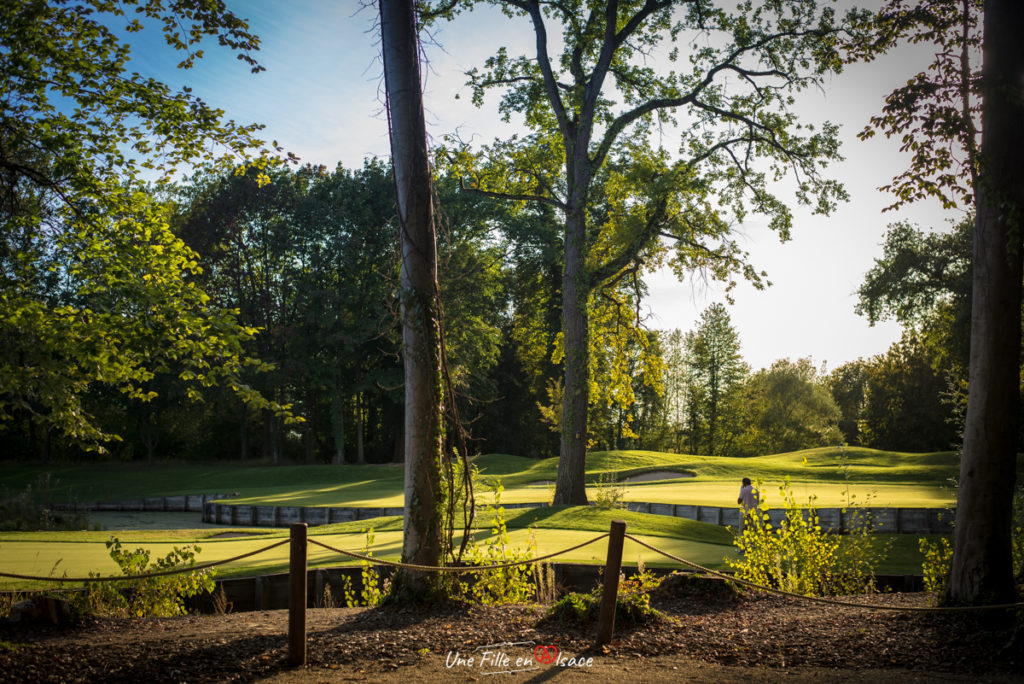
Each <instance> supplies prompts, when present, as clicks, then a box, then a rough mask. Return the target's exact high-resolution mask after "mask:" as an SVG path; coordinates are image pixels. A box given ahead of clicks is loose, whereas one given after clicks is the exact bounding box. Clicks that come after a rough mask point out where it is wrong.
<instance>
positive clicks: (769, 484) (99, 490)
mask: <svg viewBox="0 0 1024 684" xmlns="http://www.w3.org/2000/svg"><path fill="white" fill-rule="evenodd" d="M474 462H475V464H476V465H477V467H478V468H479V469H480V473H481V479H482V480H490V479H494V478H500V479H501V482H502V484H503V485H504V487H505V491H504V492H503V493H502V500H503V501H505V502H507V503H527V502H537V503H542V502H547V501H549V500H550V498H551V494H552V491H553V490H552V488H551V487H550V486H547V485H538V484H534V483H537V482H544V481H550V480H554V478H555V475H556V471H557V465H558V464H557V459H554V458H549V459H543V460H536V459H528V458H522V457H519V456H509V455H503V454H487V455H483V456H479V457H477V458H476V459H475V461H474ZM587 463H588V471H587V477H588V481H590V482H591V483H596V482H597V480H598V478H600V477H602V476H605V477H611V478H613V479H616V480H620V481H621V480H624V479H626V478H628V477H630V476H632V475H637V474H641V473H645V472H651V471H665V470H668V471H675V472H678V473H680V474H683V473H686V474H690V475H694V476H695V477H679V478H676V479H672V480H667V481H663V482H645V483H634V484H629V485H627V486H626V497H625V498H626V500H631V501H652V502H657V503H690V504H702V505H719V506H731V505H733V503H734V502H735V500H736V491H737V490H738V489H739V481H740V479H742V478H743V477H751V478H753V479H761V480H763V481H764V486H763V487H762V490H763V492H764V494H765V495H766V496H768V497H769V498H772V497H775V496H777V487H778V483H780V482H781V481H782V479H783V478H784V477H789V478H790V479H791V480H792V481H793V483H794V484H793V489H794V492H795V493H797V494H798V496H799V497H800V498H806V496H807V495H810V494H815V495H817V496H818V505H819V506H838V505H843V504H844V503H846V490H847V487H849V489H850V492H851V493H853V494H855V495H856V496H855V500H856V501H863V500H865V498H867V497H868V495H870V494H871V493H872V492H875V493H877V496H876V497H875V499H874V502H873V503H874V504H875V505H882V506H911V507H916V506H922V507H934V506H947V505H950V504H951V503H952V501H953V494H952V490H951V489H950V488H949V484H950V480H951V479H952V478H955V477H956V476H957V463H956V456H955V454H954V453H952V452H937V453H928V454H911V453H896V452H882V451H875V450H872V449H861V448H853V447H843V448H822V449H808V450H805V451H798V452H793V453H788V454H774V455H771V456H759V457H755V458H744V459H739V458H723V457H712V456H687V455H682V454H664V453H657V452H647V451H615V452H595V453H592V454H590V455H589V456H588V461H587ZM1022 464H1024V461H1022ZM1019 471H1020V473H1021V474H1022V475H1024V465H1022V467H1021V468H1020V469H1019ZM48 472H52V477H51V483H52V487H51V490H52V496H53V499H54V500H56V501H69V500H78V501H103V500H115V501H116V500H124V499H137V498H142V497H154V496H173V495H179V494H201V493H206V494H213V493H222V494H234V493H236V492H237V493H238V497H236V498H233V499H232V500H231V501H232V503H246V504H254V503H258V504H276V505H292V506H359V507H391V506H401V505H402V500H403V497H402V469H401V467H399V466H392V465H383V466H379V465H371V466H356V465H343V466H329V465H313V466H274V467H270V466H252V467H244V466H238V465H208V466H199V465H166V464H157V465H154V466H143V465H135V464H132V465H125V464H95V465H89V466H73V467H62V468H49V469H47V468H43V467H38V466H33V467H25V466H4V467H0V491H3V490H6V491H7V492H11V493H14V492H21V491H24V490H25V488H26V487H27V486H29V485H31V486H33V487H36V484H37V481H38V479H39V477H40V476H41V475H44V474H45V473H48ZM477 491H478V497H479V498H480V500H481V501H486V500H488V496H489V495H488V494H487V492H486V487H485V486H484V485H483V482H481V483H480V484H479V485H478V486H477ZM589 491H590V493H591V496H592V495H593V494H594V493H595V492H596V490H595V489H594V488H593V487H591V488H590V489H589Z"/></svg>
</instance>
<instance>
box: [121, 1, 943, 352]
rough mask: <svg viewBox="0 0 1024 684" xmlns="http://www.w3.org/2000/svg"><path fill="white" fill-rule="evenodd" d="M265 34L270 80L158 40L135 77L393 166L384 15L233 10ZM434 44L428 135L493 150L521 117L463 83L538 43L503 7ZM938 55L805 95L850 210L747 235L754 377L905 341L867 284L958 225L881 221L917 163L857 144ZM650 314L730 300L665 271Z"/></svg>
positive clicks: (463, 20)
mask: <svg viewBox="0 0 1024 684" xmlns="http://www.w3.org/2000/svg"><path fill="white" fill-rule="evenodd" d="M227 4H228V6H229V7H230V8H231V9H232V10H233V11H234V12H235V13H236V14H238V15H239V16H241V17H244V18H247V19H248V20H249V22H250V29H251V30H252V31H253V32H255V33H256V34H257V35H259V36H260V38H261V49H260V52H259V53H258V54H257V55H256V57H257V59H258V60H259V62H260V64H261V65H263V66H264V67H265V68H266V71H264V72H262V73H260V74H256V75H253V74H251V73H250V72H249V69H248V67H247V65H245V64H244V63H243V62H240V61H238V60H236V59H235V57H234V55H233V54H231V53H230V52H228V51H227V50H225V49H222V48H218V47H217V46H216V45H213V46H210V47H207V48H206V50H205V54H206V57H205V58H204V59H203V60H201V61H200V62H199V63H198V64H197V66H196V67H195V68H194V69H192V70H189V71H179V70H176V69H174V65H175V64H176V63H177V62H178V61H179V59H180V58H179V57H177V56H176V55H175V54H174V53H173V51H171V50H169V49H167V48H166V47H164V46H162V38H160V37H159V35H158V34H157V33H156V32H148V31H146V32H143V34H140V35H138V36H136V37H135V38H134V39H133V43H134V44H135V45H136V49H135V53H133V54H134V57H133V62H132V66H133V68H136V69H138V70H139V71H140V72H142V73H144V74H146V75H152V76H155V77H157V78H160V79H161V80H164V81H165V82H167V83H168V84H170V85H173V86H179V87H180V86H182V85H188V86H190V87H192V88H193V90H194V91H195V93H196V94H197V95H199V96H200V97H202V98H203V99H204V100H206V101H207V102H209V103H210V104H213V105H215V106H217V107H220V108H222V109H224V110H225V112H226V114H227V116H228V117H229V118H232V119H235V120H237V121H239V122H242V123H249V122H260V123H263V124H265V125H266V129H265V131H264V137H265V138H266V139H267V140H277V141H278V142H279V143H280V144H281V145H282V146H283V147H284V148H285V149H287V150H289V151H291V152H293V153H295V154H297V155H298V156H299V157H300V158H301V160H302V162H304V163H305V162H308V163H315V164H325V165H327V166H329V167H333V166H334V165H336V164H337V163H338V162H341V163H342V164H344V165H345V166H347V167H357V166H361V165H362V162H363V159H365V158H366V157H369V156H387V155H388V152H389V151H388V142H387V123H386V119H385V117H384V114H383V106H382V96H381V65H380V59H379V40H378V35H377V27H376V19H377V14H376V7H375V5H370V6H368V7H366V8H363V9H361V4H362V3H361V2H359V1H357V0H344V1H342V2H331V1H328V0H289V1H288V2H281V1H279V0H245V1H239V0H228V2H227ZM433 38H434V42H435V43H437V45H428V46H427V47H426V56H427V58H428V60H429V67H428V68H427V69H426V71H425V73H426V88H425V95H424V103H425V108H426V111H427V119H428V135H429V136H431V137H432V138H433V139H435V140H440V138H441V136H443V135H445V134H446V133H451V132H453V131H456V130H457V131H458V132H459V134H460V136H461V137H462V138H463V139H473V140H475V141H478V142H489V141H491V140H492V139H494V138H495V137H499V136H505V135H508V134H509V133H512V132H515V130H516V127H515V122H513V123H512V124H504V123H503V122H501V121H500V120H499V116H498V114H497V109H496V106H495V105H494V102H493V101H488V102H487V103H485V107H484V108H483V109H477V108H475V107H473V106H472V104H471V102H470V98H469V91H468V89H467V88H466V87H465V86H464V83H465V80H466V79H465V77H464V76H463V73H464V72H465V71H466V70H468V69H470V68H472V67H474V66H482V64H483V61H484V59H486V57H487V56H489V55H490V54H493V53H494V51H495V50H496V49H497V47H498V46H499V45H505V46H507V47H508V48H509V50H510V52H515V51H516V50H529V48H530V46H531V45H532V42H533V34H532V32H531V31H530V29H529V26H528V25H527V24H526V23H525V22H523V21H513V20H509V19H507V18H505V17H504V16H502V15H501V14H499V13H496V12H489V13H484V12H473V13H471V14H464V15H461V16H460V17H459V18H458V19H457V20H456V22H454V23H452V24H448V25H443V26H440V27H438V28H437V29H435V31H434V34H433ZM928 57H929V55H928V52H927V49H921V48H919V47H915V48H911V47H906V48H905V49H900V50H897V51H896V52H895V53H893V54H891V55H889V56H887V57H886V58H884V59H882V60H879V61H877V62H874V63H871V64H861V65H855V66H852V67H848V68H847V70H846V71H845V72H844V73H843V74H841V75H840V76H837V77H833V78H832V79H830V81H829V82H827V83H826V84H825V86H824V88H823V90H822V91H814V92H808V93H805V94H804V95H802V97H801V99H800V100H799V106H800V114H801V116H802V117H805V119H806V120H807V121H815V122H821V121H823V120H826V119H827V120H831V121H833V122H836V123H839V124H841V125H842V138H843V141H844V145H843V150H842V153H843V155H844V156H845V157H846V161H844V162H843V163H841V164H839V165H836V166H834V167H832V170H831V172H832V175H833V177H836V178H840V179H841V180H843V182H844V183H845V184H846V187H847V190H848V192H849V194H850V197H851V201H850V202H849V203H847V204H845V205H843V206H841V207H840V208H839V210H838V211H837V212H835V214H833V215H832V216H831V217H822V216H812V215H810V213H809V212H806V211H801V210H797V211H796V212H795V214H796V219H795V222H794V228H793V239H792V240H791V241H789V242H787V243H785V244H780V243H779V241H778V239H777V237H776V236H775V235H774V234H772V233H770V232H769V231H768V230H767V228H766V226H765V225H764V223H763V222H759V221H758V220H757V218H756V217H752V220H750V221H748V222H746V223H745V224H743V225H742V226H741V227H740V230H741V233H742V235H743V236H744V237H743V240H744V242H745V245H746V248H747V250H748V251H749V253H750V256H751V260H752V261H753V263H754V264H755V265H756V266H757V267H758V268H759V269H764V270H766V271H767V272H768V278H769V280H770V281H771V282H772V283H773V286H772V287H771V288H769V289H768V290H766V291H756V290H754V289H753V288H751V287H750V286H747V285H745V284H740V285H739V286H738V287H737V289H736V290H735V291H734V293H733V297H734V299H735V305H733V306H730V307H729V312H730V315H731V317H732V320H733V323H734V325H735V327H736V328H737V330H738V331H739V334H740V339H741V342H742V345H743V354H744V356H745V358H746V359H747V361H748V363H750V365H751V366H752V367H753V368H755V369H757V368H761V367H764V366H767V365H770V364H771V362H772V361H774V360H776V359H778V358H783V357H789V358H794V359H795V358H800V357H808V356H809V357H811V358H813V360H814V362H815V363H816V364H819V365H820V364H821V363H823V362H827V364H828V367H829V368H835V367H836V366H838V365H841V364H842V363H844V362H846V361H850V360H853V359H856V358H858V357H868V356H871V355H874V354H877V353H880V352H883V351H884V350H885V349H886V348H887V347H888V346H889V344H890V343H892V342H893V341H895V340H896V339H898V337H899V335H900V330H899V327H898V326H897V325H896V324H895V323H881V324H879V325H877V326H875V327H873V328H872V327H869V326H868V324H867V321H866V320H865V319H863V318H862V317H859V316H857V315H856V314H855V313H854V311H853V307H854V305H855V303H856V294H855V293H856V289H857V287H858V286H859V284H860V282H861V281H862V279H863V275H864V273H865V272H866V271H867V270H868V269H870V268H871V266H872V263H873V259H875V258H876V257H878V256H880V255H881V248H880V243H881V241H882V237H883V235H884V232H885V230H886V226H887V225H888V224H889V223H892V222H895V221H900V220H909V221H911V222H914V223H917V224H918V225H920V226H921V227H922V228H934V229H939V230H946V229H948V226H949V222H950V221H951V220H957V219H959V218H960V217H961V216H962V214H961V213H958V212H950V211H944V210H942V209H941V208H940V207H939V206H938V205H937V203H934V202H924V203H919V204H917V205H915V206H913V207H910V208H908V209H906V210H903V211H899V212H886V213H883V212H882V209H883V208H884V207H885V206H887V205H889V204H891V202H892V199H891V197H890V196H888V195H886V194H884V193H882V192H880V191H878V190H877V188H878V187H879V186H881V185H883V184H885V183H886V182H887V181H888V180H889V179H890V178H891V177H892V176H893V175H895V174H896V173H898V172H899V171H900V170H902V169H903V168H904V167H905V166H906V164H907V158H906V156H905V155H903V154H901V153H900V152H899V150H898V146H899V145H898V142H897V141H892V140H886V139H885V138H884V137H878V136H876V138H874V139H872V140H870V141H866V142H862V141H859V140H857V139H856V133H857V132H858V131H860V130H861V129H862V128H863V127H864V126H865V125H866V124H867V122H868V118H869V117H870V116H871V115H872V114H874V113H877V112H878V111H879V110H880V108H881V105H882V102H883V98H884V96H885V94H886V93H887V92H889V91H890V90H892V88H894V87H896V86H898V85H900V84H902V83H904V82H905V81H906V80H907V79H908V78H909V77H910V76H911V75H913V74H914V73H916V71H918V70H920V69H921V68H923V67H924V66H925V65H926V64H927V62H928ZM646 280H647V282H648V285H649V286H650V297H649V298H648V300H647V301H646V303H645V306H646V308H647V310H648V312H649V314H650V318H649V320H648V325H649V326H650V327H652V328H676V327H678V328H682V329H684V330H687V329H690V328H692V327H693V326H694V325H695V321H696V320H697V318H698V317H699V315H700V312H701V311H702V310H703V309H704V308H705V307H707V306H708V305H710V304H711V303H713V302H716V301H724V295H723V293H722V289H721V288H720V287H718V286H716V285H715V284H713V283H710V284H709V283H704V282H703V281H702V280H701V279H700V278H699V277H696V278H694V279H690V280H687V281H686V282H682V283H681V282H678V281H677V280H676V279H675V278H674V276H672V275H670V274H668V273H666V272H658V273H653V274H648V275H647V276H646Z"/></svg>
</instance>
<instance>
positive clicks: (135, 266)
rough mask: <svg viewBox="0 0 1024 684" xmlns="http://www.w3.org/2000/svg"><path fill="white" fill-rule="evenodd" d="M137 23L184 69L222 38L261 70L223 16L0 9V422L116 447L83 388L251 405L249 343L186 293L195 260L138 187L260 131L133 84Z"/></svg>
mask: <svg viewBox="0 0 1024 684" xmlns="http://www.w3.org/2000/svg"><path fill="white" fill-rule="evenodd" d="M131 7H134V10H135V13H136V15H137V18H133V19H129V18H127V17H125V16H124V14H125V10H126V8H131ZM145 24H150V25H152V24H157V26H158V28H156V29H154V28H153V27H152V26H150V27H147V28H145V30H146V31H152V30H158V31H162V33H163V35H164V37H165V38H166V40H167V42H168V43H169V44H170V45H172V46H173V47H174V48H176V49H179V50H181V51H182V52H183V53H184V54H183V60H182V62H181V64H180V65H179V66H181V67H183V68H188V67H190V66H192V64H193V63H194V62H195V60H196V59H197V58H198V57H199V56H200V55H201V51H199V50H196V49H195V46H196V44H197V43H198V42H200V41H202V40H204V39H207V38H215V39H216V40H217V41H219V42H220V44H222V45H224V46H227V47H229V48H231V49H234V50H237V51H238V55H239V57H240V58H241V59H243V60H245V61H247V62H249V63H250V64H251V65H253V69H254V70H257V69H259V67H258V66H256V63H255V61H254V59H253V57H252V56H251V52H252V51H254V50H255V49H257V47H258V40H257V39H256V37H255V36H253V35H251V34H250V33H249V32H248V27H247V26H246V24H245V22H244V21H242V20H241V19H239V18H238V17H236V16H235V15H233V14H232V13H231V12H229V11H228V10H226V9H225V8H224V6H223V5H222V4H217V3H213V4H211V3H207V2H200V1H198V0H171V1H170V2H165V1H163V0H138V1H137V2H124V3H116V2H107V1H105V0H84V1H83V2H76V3H69V2H61V1H59V0H52V1H46V0H27V1H25V2H4V3H0V424H5V423H7V422H8V421H9V419H11V418H12V417H15V416H16V415H28V416H29V417H30V419H31V420H32V421H33V422H35V423H37V424H38V425H39V426H41V427H42V428H43V429H45V430H47V432H48V433H49V431H50V430H53V431H55V432H57V433H60V434H63V435H65V436H67V437H68V438H70V439H73V440H79V441H81V442H83V443H86V444H93V445H96V444H98V443H100V442H101V441H102V440H104V439H107V438H110V437H111V435H108V434H106V433H105V432H104V430H103V429H102V428H101V427H100V426H99V425H97V424H96V422H95V421H94V420H93V417H92V416H91V415H90V414H89V413H88V412H87V411H86V410H84V407H83V405H82V397H83V396H84V395H85V391H86V389H87V388H88V387H89V386H90V385H92V384H94V383H99V384H104V385H107V386H109V387H113V388H116V389H117V390H118V391H120V392H122V393H123V394H125V395H126V396H130V397H133V398H135V399H138V400H140V401H145V400H146V399H147V398H149V397H150V396H151V395H150V392H151V390H150V389H147V388H146V387H145V385H146V383H147V382H148V381H149V379H150V378H151V377H152V376H153V374H154V373H155V372H159V371H160V369H162V368H167V367H172V366H178V367H180V368H181V370H180V376H181V377H182V379H186V378H187V382H188V385H189V386H190V387H189V390H190V394H192V395H195V394H198V393H199V392H201V391H202V387H203V386H207V385H209V384H211V383H213V382H214V381H216V380H218V379H223V378H225V377H227V378H228V381H227V382H226V383H225V384H227V385H233V386H235V387H237V388H238V389H239V391H240V392H241V393H243V394H244V395H245V396H246V397H247V398H248V399H250V400H252V401H257V402H258V401H259V397H258V396H256V394H255V393H254V392H252V391H251V390H250V389H249V388H248V387H247V386H246V384H245V383H244V382H242V381H240V380H239V373H240V369H241V367H242V365H243V363H244V360H243V358H242V356H241V354H240V344H241V341H242V340H243V339H244V338H246V337H247V336H249V335H251V333H252V331H251V330H248V329H246V328H243V327H241V326H239V325H238V324H237V322H236V321H235V320H234V318H233V316H232V315H231V313H230V312H229V311H224V310H221V309H216V308H214V307H213V306H211V304H210V302H209V298H208V297H207V296H206V295H205V294H204V293H203V292H202V291H201V290H200V289H198V288H197V287H195V283H194V278H195V276H196V274H197V269H198V267H197V264H196V261H195V258H194V257H195V255H194V254H193V253H191V252H190V250H188V249H187V248H185V247H184V245H183V244H182V243H181V241H180V240H178V239H177V238H175V236H174V235H173V234H172V233H171V231H170V230H169V228H168V226H167V212H166V207H164V206H163V205H162V204H161V203H160V202H158V201H156V200H155V199H154V197H153V194H152V193H151V192H148V191H146V190H145V189H144V188H143V186H142V184H141V182H140V181H139V174H140V171H141V170H142V169H148V170H150V171H151V172H155V173H156V174H157V175H158V176H159V177H160V178H161V179H162V180H165V181H166V180H167V179H169V178H170V177H171V175H172V174H173V173H174V172H175V170H176V169H178V168H180V167H181V166H182V165H185V164H192V163H195V162H198V161H200V160H211V159H213V158H214V154H213V152H211V150H213V149H217V148H220V149H225V150H227V151H228V152H231V153H235V154H238V155H242V154H245V153H246V152H247V151H250V150H254V149H259V148H260V147H261V143H260V141H259V140H257V139H256V138H255V133H256V130H257V128H258V127H256V126H239V125H237V124H235V123H234V122H231V121H225V120H224V118H223V113H222V112H221V111H220V110H217V109H214V108H213V107H211V106H209V105H207V104H206V103H204V102H203V101H202V100H200V99H198V98H196V97H195V96H194V95H192V94H191V93H190V92H189V91H188V89H187V88H185V89H183V90H182V91H180V92H175V91H174V90H172V89H171V88H170V87H168V86H167V85H165V84H163V83H160V82H158V81H155V80H153V79H150V78H146V77H145V76H143V75H140V74H139V73H135V72H133V71H130V70H129V68H128V62H129V58H130V54H131V52H130V46H129V44H128V43H127V42H125V40H124V39H123V37H122V35H121V34H120V32H119V30H118V29H121V28H123V29H126V30H127V31H128V32H132V33H134V32H137V31H140V30H143V29H144V27H145ZM112 27H113V28H112ZM264 405H265V402H264Z"/></svg>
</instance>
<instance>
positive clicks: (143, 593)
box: [73, 537, 214, 617]
mask: <svg viewBox="0 0 1024 684" xmlns="http://www.w3.org/2000/svg"><path fill="white" fill-rule="evenodd" d="M107 548H108V549H109V550H110V557H111V558H112V559H113V560H114V562H115V563H117V565H118V567H119V568H120V569H121V572H122V573H123V574H125V575H140V574H145V573H151V572H162V571H166V570H175V569H180V570H184V569H185V568H188V567H191V566H194V565H195V564H196V554H197V553H199V551H200V548H199V547H198V546H193V545H187V546H185V547H183V548H180V549H179V548H178V547H174V549H172V550H171V551H170V552H169V553H168V554H167V555H166V556H164V557H163V558H158V559H157V560H155V561H153V562H152V563H151V562H150V553H149V551H148V550H147V549H141V548H140V549H135V550H134V551H128V550H127V549H125V548H124V547H123V546H122V545H121V542H120V541H119V540H118V539H117V538H116V537H115V538H111V539H110V541H108V542H107ZM213 575H214V570H213V569H206V570H194V571H191V572H182V573H179V574H174V575H166V576H162V577H149V578H146V579H139V580H125V581H116V582H92V583H90V584H89V585H88V587H87V589H86V591H85V592H84V593H83V594H81V595H79V596H78V598H76V599H73V609H74V610H75V612H78V613H79V614H90V615H110V616H117V617H173V616H176V615H185V614H186V610H185V599H186V598H188V597H191V596H196V595H198V594H206V593H210V592H212V591H213V588H214V581H213ZM89 576H90V577H100V574H99V573H89Z"/></svg>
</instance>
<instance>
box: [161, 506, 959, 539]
mask: <svg viewBox="0 0 1024 684" xmlns="http://www.w3.org/2000/svg"><path fill="white" fill-rule="evenodd" d="M543 505H544V504H535V503H526V504H503V507H504V508H507V509H512V508H537V507H539V506H543ZM626 507H627V508H628V509H629V510H631V511H639V512H641V513H653V514H655V515H669V516H674V517H676V518H687V519H689V520H698V521H700V522H706V523H711V524H713V525H728V526H731V527H737V526H738V525H739V519H740V511H739V508H737V507H730V508H724V507H722V506H695V505H690V504H661V503H643V502H636V501H631V502H628V503H627V504H626ZM153 510H157V509H153ZM404 511H405V509H404V508H402V507H401V506H396V507H392V508H338V507H328V506H249V505H238V504H231V503H221V502H218V501H207V502H206V504H205V505H204V507H203V522H207V523H214V524H218V525H243V526H246V527H287V526H288V525H291V524H292V523H296V522H304V523H307V524H309V525H326V524H328V523H337V522H349V521H352V520H367V519H370V518H379V517H381V516H385V515H402V514H403V513H404ZM865 514H867V515H870V517H871V520H872V522H873V523H874V525H875V528H874V529H875V531H876V532H878V533H882V534H948V533H949V532H952V530H953V519H954V514H953V511H952V510H949V509H945V508H881V507H877V506H873V507H869V508H858V509H850V508H847V509H842V508H819V509H818V519H819V521H820V523H821V526H822V528H823V529H825V530H827V531H830V532H846V531H849V530H850V528H851V527H853V526H855V525H856V522H857V519H856V518H855V516H857V515H860V516H863V515H865ZM785 515H786V512H785V510H783V509H781V508H775V509H771V510H769V511H768V516H769V519H770V520H771V522H772V524H773V525H777V524H778V523H779V522H780V521H781V520H782V519H783V518H784V517H785Z"/></svg>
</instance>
